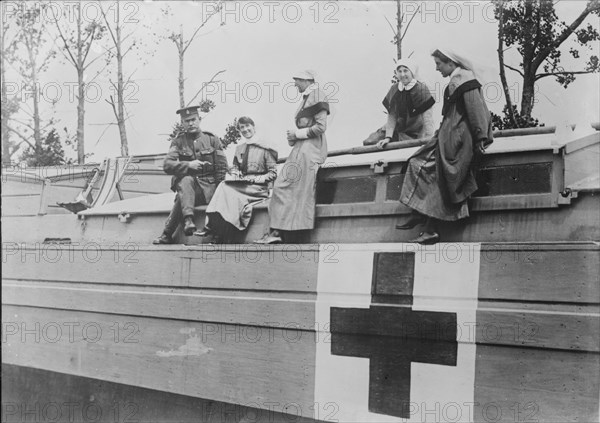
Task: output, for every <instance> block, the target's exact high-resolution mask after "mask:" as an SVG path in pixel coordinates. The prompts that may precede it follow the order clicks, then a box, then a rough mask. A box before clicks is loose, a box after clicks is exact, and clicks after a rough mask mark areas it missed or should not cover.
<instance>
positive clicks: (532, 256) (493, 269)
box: [479, 244, 600, 305]
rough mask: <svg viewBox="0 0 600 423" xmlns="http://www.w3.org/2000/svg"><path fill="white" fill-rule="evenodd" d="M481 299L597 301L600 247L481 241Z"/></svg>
mask: <svg viewBox="0 0 600 423" xmlns="http://www.w3.org/2000/svg"><path fill="white" fill-rule="evenodd" d="M481 257H482V261H481V268H480V276H479V278H480V279H479V298H480V299H482V300H508V299H519V300H522V301H533V302H542V303H545V302H560V303H579V304H596V305H598V304H600V283H599V282H598V275H600V249H598V246H595V245H593V244H588V245H577V244H572V245H571V246H569V245H568V244H566V245H535V244H521V245H514V244H513V245H506V246H501V245H494V244H484V245H483V246H482V253H481Z"/></svg>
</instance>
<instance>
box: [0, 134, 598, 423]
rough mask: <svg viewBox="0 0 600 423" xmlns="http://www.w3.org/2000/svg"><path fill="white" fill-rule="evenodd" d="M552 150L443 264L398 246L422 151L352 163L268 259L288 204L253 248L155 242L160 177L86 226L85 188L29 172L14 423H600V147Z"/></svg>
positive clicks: (519, 169) (517, 166) (508, 182)
mask: <svg viewBox="0 0 600 423" xmlns="http://www.w3.org/2000/svg"><path fill="white" fill-rule="evenodd" d="M529 138H530V139H529V140H528V141H531V145H534V146H535V142H534V141H535V140H533V138H532V137H529ZM517 141H518V140H515V142H517ZM542 141H544V142H543V143H541V144H540V145H539V146H538V147H536V148H533V147H532V146H531V145H530V146H528V147H527V148H525V147H523V148H522V149H521V150H519V149H518V148H516V147H514V146H513V147H511V148H504V149H503V148H502V147H501V146H500V147H498V146H495V147H494V148H495V150H491V151H490V154H489V155H488V156H487V157H486V162H485V163H484V167H483V169H482V172H481V174H480V180H479V183H480V187H481V190H480V191H479V192H478V193H477V195H476V196H475V197H474V198H473V200H472V203H471V206H472V207H471V210H472V211H473V213H472V217H471V218H469V220H468V221H467V222H462V223H460V224H458V225H452V226H449V225H448V226H442V227H441V230H440V232H441V236H442V240H443V241H444V242H443V243H440V244H436V245H434V246H419V245H415V244H410V243H407V242H406V241H407V240H408V239H410V238H411V237H413V236H414V235H415V234H416V232H418V229H415V230H414V231H412V232H411V231H396V230H394V229H392V228H393V227H394V224H395V223H398V221H399V218H400V219H401V218H403V217H404V216H405V215H406V214H407V213H408V210H407V209H406V208H404V207H403V206H402V205H401V204H400V203H398V201H397V198H398V196H399V189H400V186H401V184H402V179H403V164H404V162H405V160H406V157H408V155H410V151H406V152H404V153H402V154H403V155H401V156H397V157H391V156H390V157H388V156H385V157H384V156H381V154H383V153H380V156H378V157H376V158H374V159H373V160H371V161H370V162H365V161H364V160H363V161H362V162H360V163H342V162H335V160H333V161H330V162H329V164H328V165H326V166H325V167H324V168H323V169H322V170H321V171H320V173H319V186H318V205H317V216H318V222H317V227H316V228H315V230H314V231H312V232H309V233H304V234H301V235H300V236H298V237H296V238H295V239H289V240H288V242H289V243H287V244H283V245H279V246H260V245H253V244H248V242H249V241H250V240H252V239H256V238H259V237H260V236H261V235H262V233H263V231H264V230H265V228H266V225H267V214H266V205H262V206H259V207H256V209H255V214H254V217H253V224H252V226H251V227H250V228H249V230H248V231H247V232H246V233H244V234H242V235H241V236H240V238H239V239H237V240H236V242H238V243H236V244H231V245H222V246H215V245H209V244H203V243H202V242H203V241H202V239H201V238H198V237H184V236H182V235H181V234H178V235H177V241H178V242H179V243H180V244H177V245H172V246H160V247H159V246H152V245H150V241H151V240H152V239H153V238H154V237H155V236H156V235H158V233H159V232H160V229H161V228H162V224H163V222H164V219H165V218H166V216H167V214H168V211H169V210H170V207H171V205H172V201H173V196H172V194H169V193H167V194H160V190H159V191H158V192H156V191H153V190H155V189H156V185H157V181H158V180H159V179H160V180H163V179H164V184H163V185H164V186H167V184H168V182H167V180H166V178H165V175H163V174H161V172H159V169H157V168H156V164H157V163H158V162H160V160H157V159H153V158H145V159H143V160H141V161H140V163H141V164H140V169H142V168H143V169H144V170H143V172H142V173H140V175H142V174H143V175H145V176H148V178H145V177H140V178H137V179H133V178H130V179H128V181H129V183H132V181H134V180H137V182H136V183H137V184H139V185H135V184H136V183H134V185H129V186H125V185H124V186H122V187H121V188H122V189H121V190H120V191H119V195H123V196H124V198H125V199H124V200H123V201H114V202H110V201H109V202H107V203H106V204H104V205H101V206H98V207H93V208H91V209H89V210H86V211H83V212H80V213H79V214H78V215H77V216H76V215H73V214H66V213H65V212H63V211H62V210H60V209H58V208H56V207H50V206H51V205H52V204H53V200H52V198H54V197H52V195H51V193H52V192H54V193H55V194H57V193H58V194H60V196H61V199H63V200H64V198H67V197H68V196H70V195H71V194H73V193H74V192H76V191H77V190H78V189H80V188H81V187H82V186H83V184H84V182H85V178H83V177H82V178H79V179H77V178H75V179H74V180H73V181H70V182H68V183H67V182H66V181H65V180H64V179H63V180H59V179H60V178H59V179H54V180H48V179H44V180H43V181H42V182H41V183H40V182H39V181H36V183H35V184H33V185H32V184H27V183H23V182H22V181H19V180H17V179H18V175H9V176H8V177H7V178H6V180H5V179H3V182H6V183H4V184H3V193H2V195H3V203H4V202H5V201H7V202H8V204H9V207H8V208H7V209H6V210H5V209H4V208H3V218H2V220H3V251H2V253H3V275H2V296H3V300H2V303H3V310H2V319H3V333H2V336H3V341H2V362H3V366H4V370H3V371H4V374H5V375H7V380H8V381H9V383H14V384H15V385H17V386H18V389H16V390H15V391H12V390H11V389H10V388H9V387H8V385H7V383H6V382H4V383H3V394H5V393H7V394H9V396H8V398H10V400H8V402H6V403H5V404H3V421H4V420H6V421H26V420H27V419H29V420H31V419H32V418H33V416H34V414H35V413H38V414H35V416H36V418H38V417H39V419H38V420H50V421H73V419H70V420H69V417H68V416H69V414H68V413H67V412H66V411H68V409H65V406H64V403H66V402H68V401H69V400H73V401H75V402H76V403H77V405H78V406H79V410H80V411H79V412H80V413H81V412H83V410H84V408H85V407H87V410H88V412H90V413H92V412H93V411H94V410H95V411H97V408H98V407H99V408H100V411H101V417H97V418H95V419H94V418H92V417H94V416H96V415H94V414H88V415H82V414H79V416H80V417H81V419H80V421H90V420H91V421H136V420H137V421H186V420H198V419H200V420H201V421H219V422H223V421H236V422H248V421H252V422H254V421H260V422H266V421H269V422H271V421H312V420H319V421H344V422H346V421H348V422H388V421H389V422H396V421H409V422H422V421H461V422H462V421H486V422H489V421H494V422H495V421H512V422H514V421H535V420H537V421H598V418H599V408H600V405H599V404H600V399H599V398H600V391H599V390H600V376H599V375H600V372H599V369H600V335H599V334H600V282H599V281H598V275H599V274H600V247H599V244H598V241H599V240H600V215H599V214H598V212H597V211H598V210H599V209H600V201H599V200H600V195H599V193H600V178H599V177H598V173H599V172H598V157H600V155H599V152H600V134H598V133H595V134H592V135H587V136H585V137H582V138H580V139H577V140H574V141H572V142H568V143H563V144H560V143H559V144H556V143H555V142H551V143H548V142H546V141H547V140H542ZM384 153H385V154H388V152H384ZM142 165H143V166H142ZM144 166H145V167H144ZM107 168H108V167H107ZM107 172H108V170H107ZM3 176H4V175H3ZM161 178H162V179H161ZM150 180H152V182H149V181H150ZM67 194H68V195H67ZM143 194H146V195H143ZM73 196H74V195H73ZM23 198H27V199H28V200H27V201H25V202H22V201H21V200H22V199H23ZM63 200H61V201H63ZM203 212H204V207H199V208H198V209H197V215H196V223H197V225H199V226H200V225H202V224H203V221H204V214H203ZM185 244H188V245H185ZM36 379H37V380H36ZM5 387H6V388H5ZM44 389H45V390H46V391H45V392H40V390H44ZM105 389H111V390H113V394H108V393H107V391H105ZM48 390H50V391H56V392H48ZM50 394H53V395H50ZM117 396H122V397H120V398H117ZM44 398H45V399H47V401H46V400H45V399H44ZM52 398H54V399H52ZM56 398H59V399H60V401H58V400H56ZM115 401H116V403H115ZM169 401H172V404H171V405H168V404H167V403H169ZM32 403H33V405H32ZM51 403H58V404H60V405H61V408H60V410H59V411H60V412H61V418H60V419H54V420H52V419H51V418H50V419H48V418H46V417H48V416H56V412H55V411H56V410H54V409H51V408H50V407H51V406H50V405H49V404H51ZM36 404H37V405H36ZM115 404H116V406H115ZM132 404H133V405H132ZM173 404H174V405H173ZM35 407H38V408H39V412H38V411H36V409H35ZM44 407H46V408H44ZM115 407H116V408H117V410H118V411H119V413H120V414H119V415H118V419H116V418H115V414H114V413H115V411H116V410H115ZM92 409H94V410H92ZM32 410H33V411H32ZM44 410H45V411H44ZM161 410H162V411H161ZM72 411H73V412H76V410H74V409H73V410H72ZM133 411H135V413H134V414H133V415H132V414H131V413H132V412H133ZM28 412H30V413H29V414H27V413H28ZM52 412H54V414H51V413H52ZM161 412H162V413H163V414H160V413H161ZM32 413H34V414H32ZM44 413H45V414H44ZM157 413H158V414H157ZM203 413H204V414H203ZM206 413H208V414H206ZM28 416H29V417H28ZM90 416H91V417H90ZM154 419H155V420H154ZM171 419H172V420H171ZM178 419H179V420H178ZM75 421H76V420H75Z"/></svg>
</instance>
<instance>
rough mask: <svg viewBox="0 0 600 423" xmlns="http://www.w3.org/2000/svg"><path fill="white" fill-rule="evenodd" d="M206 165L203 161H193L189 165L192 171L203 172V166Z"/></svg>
mask: <svg viewBox="0 0 600 423" xmlns="http://www.w3.org/2000/svg"><path fill="white" fill-rule="evenodd" d="M205 164H206V162H203V161H202V160H192V161H191V162H189V163H188V167H189V168H190V169H191V170H196V171H198V170H202V166H204V165H205Z"/></svg>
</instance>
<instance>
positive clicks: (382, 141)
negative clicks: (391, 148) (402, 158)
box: [377, 137, 392, 150]
mask: <svg viewBox="0 0 600 423" xmlns="http://www.w3.org/2000/svg"><path fill="white" fill-rule="evenodd" d="M391 140H392V137H385V138H384V139H382V140H381V141H379V142H378V143H377V148H378V149H380V150H381V149H383V147H385V146H386V145H387V144H388V143H389V142H390V141H391Z"/></svg>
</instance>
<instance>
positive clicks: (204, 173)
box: [152, 106, 227, 244]
mask: <svg viewBox="0 0 600 423" xmlns="http://www.w3.org/2000/svg"><path fill="white" fill-rule="evenodd" d="M198 108H199V107H198V106H192V107H185V108H183V109H179V110H177V114H179V115H180V116H181V121H182V123H183V126H184V128H185V132H183V133H181V134H179V135H178V136H177V137H176V138H175V139H173V141H172V142H171V147H170V148H169V152H168V153H167V157H165V161H164V165H163V168H164V171H165V173H167V174H169V175H173V178H172V179H171V190H173V191H175V192H176V193H177V195H176V196H175V203H174V204H173V208H172V210H171V213H170V214H169V217H168V218H167V221H166V222H165V228H164V229H163V233H162V234H161V235H160V236H159V237H158V238H156V239H155V240H154V241H153V242H152V243H153V244H172V243H173V234H174V233H175V230H176V229H177V227H178V226H179V223H181V222H182V221H183V233H184V234H185V235H187V236H191V235H192V234H193V233H194V231H195V230H196V225H195V224H194V207H195V206H198V205H203V204H208V203H209V202H210V200H211V198H212V196H213V194H214V192H215V189H216V188H217V185H218V184H219V183H220V182H221V181H222V180H223V179H225V173H226V172H227V158H226V157H225V153H224V152H223V148H222V146H221V140H220V139H219V138H218V137H216V136H215V135H213V134H211V133H210V132H202V130H201V129H200V115H199V114H198Z"/></svg>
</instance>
